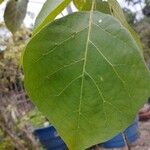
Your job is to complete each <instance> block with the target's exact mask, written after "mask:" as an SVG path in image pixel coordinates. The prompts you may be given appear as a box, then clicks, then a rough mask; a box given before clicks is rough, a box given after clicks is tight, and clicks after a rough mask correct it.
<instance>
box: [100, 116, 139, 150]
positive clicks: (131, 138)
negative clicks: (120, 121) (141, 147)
mask: <svg viewBox="0 0 150 150" xmlns="http://www.w3.org/2000/svg"><path fill="white" fill-rule="evenodd" d="M123 133H124V135H125V136H126V139H127V141H128V144H131V143H133V142H135V141H136V140H137V139H138V138H139V128H138V118H136V119H135V121H134V122H133V123H132V124H131V125H130V126H129V127H128V128H127V129H126V130H125V131H124V132H123ZM125 145H126V142H125V140H124V137H123V135H122V134H121V133H120V134H118V135H117V136H115V137H114V138H112V139H111V140H109V141H107V142H104V143H102V144H101V146H102V147H104V148H120V147H124V146H125Z"/></svg>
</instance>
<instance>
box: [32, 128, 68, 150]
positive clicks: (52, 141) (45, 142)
mask: <svg viewBox="0 0 150 150" xmlns="http://www.w3.org/2000/svg"><path fill="white" fill-rule="evenodd" d="M34 134H35V136H37V137H38V139H39V141H40V143H41V144H42V146H43V148H45V149H47V150H67V146H66V144H65V143H64V142H63V140H62V139H61V138H60V136H58V134H57V131H56V129H55V128H54V127H53V126H48V127H44V128H38V129H35V130H34Z"/></svg>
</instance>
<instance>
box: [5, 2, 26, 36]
mask: <svg viewBox="0 0 150 150" xmlns="http://www.w3.org/2000/svg"><path fill="white" fill-rule="evenodd" d="M27 4H28V0H18V1H16V0H10V1H8V3H7V5H6V9H5V12H4V21H5V24H6V26H7V28H8V29H9V30H10V31H11V32H12V33H14V32H16V31H17V30H18V29H19V27H20V26H21V24H22V22H23V20H24V18H25V15H26V11H27Z"/></svg>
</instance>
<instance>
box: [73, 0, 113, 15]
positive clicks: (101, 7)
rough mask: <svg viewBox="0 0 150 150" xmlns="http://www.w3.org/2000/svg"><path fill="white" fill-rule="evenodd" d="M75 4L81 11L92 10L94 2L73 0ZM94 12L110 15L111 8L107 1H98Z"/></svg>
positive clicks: (90, 0)
mask: <svg viewBox="0 0 150 150" xmlns="http://www.w3.org/2000/svg"><path fill="white" fill-rule="evenodd" d="M73 2H74V4H75V6H76V7H77V9H79V10H84V11H89V10H91V6H92V0H73ZM94 10H97V11H100V12H103V13H108V14H110V8H109V5H108V2H107V1H103V0H96V3H95V7H94Z"/></svg>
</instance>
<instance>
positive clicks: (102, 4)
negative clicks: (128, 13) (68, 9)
mask: <svg viewBox="0 0 150 150" xmlns="http://www.w3.org/2000/svg"><path fill="white" fill-rule="evenodd" d="M73 2H74V4H75V6H76V7H77V8H78V9H79V10H84V11H85V10H86V11H87V10H88V11H89V10H91V6H92V0H73ZM94 10H97V11H100V12H103V13H106V14H111V15H113V16H114V17H116V18H117V19H118V20H119V21H120V22H121V23H122V25H123V26H125V27H126V28H127V29H128V30H129V31H130V33H131V34H132V36H133V38H134V39H135V41H136V42H137V44H138V46H139V47H140V48H142V44H141V42H140V39H139V37H138V35H137V33H136V32H135V31H134V30H133V29H132V28H131V27H130V25H129V24H128V22H127V21H126V18H125V16H124V13H123V10H122V8H121V7H120V5H119V3H118V2H117V1H116V0H107V1H103V0H96V4H95V8H94ZM140 52H141V53H142V50H141V51H140Z"/></svg>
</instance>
